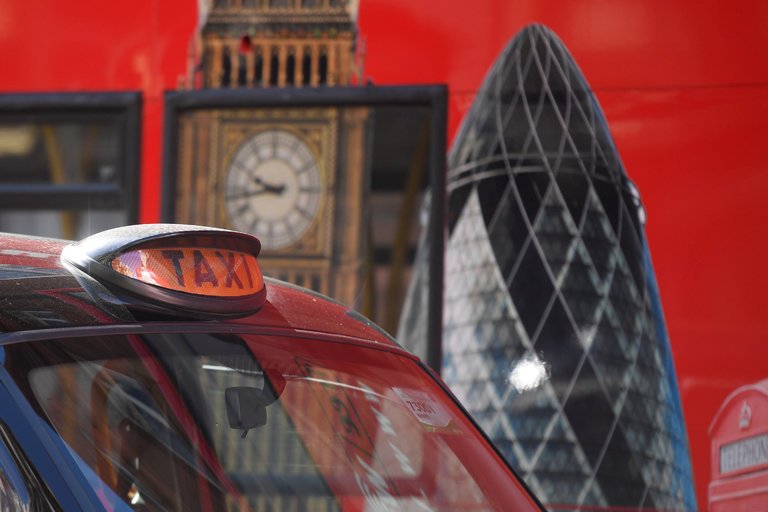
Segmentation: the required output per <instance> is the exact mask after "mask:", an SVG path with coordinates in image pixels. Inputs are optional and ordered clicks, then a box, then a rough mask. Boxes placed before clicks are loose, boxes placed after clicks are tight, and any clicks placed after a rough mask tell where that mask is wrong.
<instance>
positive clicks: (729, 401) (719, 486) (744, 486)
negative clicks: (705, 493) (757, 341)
mask: <svg viewBox="0 0 768 512" xmlns="http://www.w3.org/2000/svg"><path fill="white" fill-rule="evenodd" d="M709 437H710V439H711V440H712V474H711V477H710V483H709V510H710V511H711V512H725V511H728V512H755V511H758V510H768V379H765V380H763V381H760V382H758V383H756V384H750V385H748V386H744V387H741V388H739V389H737V390H736V391H734V392H733V393H731V394H730V395H729V396H728V398H726V399H725V402H723V405H721V406H720V410H719V411H717V414H716V415H715V419H714V420H713V421H712V424H711V425H710V427H709Z"/></svg>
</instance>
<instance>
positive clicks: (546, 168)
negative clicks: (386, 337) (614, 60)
mask: <svg viewBox="0 0 768 512" xmlns="http://www.w3.org/2000/svg"><path fill="white" fill-rule="evenodd" d="M448 184H449V185H448V186H449V240H448V243H447V247H446V276H448V277H447V279H449V280H450V283H449V284H447V285H446V286H445V299H444V301H445V302H444V336H443V343H444V346H443V376H444V378H445V380H446V382H447V383H448V384H449V386H450V387H451V388H452V390H453V391H454V393H455V394H456V395H457V396H458V398H459V399H460V400H461V401H462V402H463V404H464V405H465V407H467V409H468V410H469V411H470V412H471V413H472V414H473V416H474V417H475V419H476V420H477V421H478V422H479V424H480V425H481V426H482V427H483V428H484V429H485V431H486V432H487V433H488V434H489V435H490V437H491V438H492V439H493V441H494V442H495V443H496V444H497V446H498V448H499V449H500V451H501V452H502V453H503V454H504V456H505V457H506V458H507V460H508V461H509V462H510V463H511V464H512V465H513V467H515V468H516V470H517V471H518V472H519V474H521V476H522V477H523V478H524V479H525V480H526V482H527V483H528V485H529V486H530V487H531V489H532V490H533V491H534V492H535V493H536V494H537V496H539V498H540V499H541V500H542V501H543V502H544V503H545V504H547V505H548V506H549V507H550V508H551V509H553V510H574V509H577V508H583V507H606V506H612V507H631V508H632V509H636V508H642V509H645V510H693V509H695V508H696V500H695V495H694V491H693V481H692V473H691V465H690V458H689V453H688V443H687V438H686V432H685V426H684V421H683V414H682V409H681V405H680V399H679V395H678V391H677V384H676V380H675V375H674V369H673V364H672V356H671V353H670V348H669V341H668V339H667V335H666V329H665V325H664V319H663V315H662V310H661V306H660V302H659V297H658V291H657V288H656V283H655V277H654V273H653V269H652V267H651V263H650V257H649V254H648V249H647V245H646V241H645V236H644V228H643V223H644V216H645V213H644V211H643V210H642V207H641V205H640V200H639V195H638V193H637V190H636V189H635V187H634V185H632V183H631V181H630V180H629V178H628V177H627V174H626V172H625V170H624V167H623V165H622V163H621V160H620V158H619V155H618V152H617V150H616V148H615V145H614V143H613V140H612V138H611V135H610V133H609V130H608V127H607V124H606V122H605V120H604V118H603V115H602V112H601V110H600V107H599V105H598V104H597V101H596V99H595V97H594V95H593V93H592V91H591V90H590V88H589V86H588V84H587V82H586V80H585V79H584V77H583V76H582V74H581V72H580V70H579V69H578V66H577V65H576V63H575V62H574V60H573V58H572V57H571V55H570V54H569V53H568V50H567V49H566V48H565V46H564V45H563V44H562V42H561V41H560V40H559V39H558V38H557V36H555V35H554V34H553V33H552V32H551V31H549V30H548V29H546V28H545V27H542V26H530V27H528V28H526V29H525V30H523V31H522V32H521V33H520V34H519V35H518V36H517V37H515V38H514V39H513V40H512V41H511V42H510V44H509V45H508V46H507V48H506V49H505V50H504V51H503V53H502V54H501V56H500V57H499V58H498V60H497V61H496V63H495V65H494V66H493V68H492V69H491V70H490V72H489V74H488V76H487V77H486V79H485V82H484V84H483V86H482V87H481V89H480V91H479V93H478V95H477V97H476V99H475V103H474V104H473V106H472V109H471V110H470V112H469V114H468V115H467V116H466V118H465V120H464V123H463V125H462V128H461V130H460V132H459V134H458V136H457V138H456V140H455V142H454V145H453V148H452V151H451V154H450V156H449V175H448ZM423 245H424V244H423ZM423 252H424V253H426V251H423ZM425 276H426V261H425V260H424V259H422V258H418V261H417V271H416V277H415V278H414V280H413V283H414V285H412V288H411V292H410V295H409V297H408V300H407V303H406V313H405V314H404V315H403V320H402V321H401V325H400V333H399V338H400V339H401V340H403V341H404V342H405V343H406V344H407V346H409V348H412V349H414V350H415V351H417V352H419V351H420V350H422V347H423V343H424V342H423V334H424V331H425V322H426V308H423V307H418V305H419V304H420V303H421V302H423V301H424V300H425V299H424V296H425V295H424V286H425V284H426V283H425ZM422 355H423V354H422Z"/></svg>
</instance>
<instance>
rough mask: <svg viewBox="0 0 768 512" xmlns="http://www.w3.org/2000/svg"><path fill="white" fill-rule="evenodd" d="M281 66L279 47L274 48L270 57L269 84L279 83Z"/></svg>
mask: <svg viewBox="0 0 768 512" xmlns="http://www.w3.org/2000/svg"><path fill="white" fill-rule="evenodd" d="M279 68H280V58H279V57H278V55H277V48H272V56H271V57H270V58H269V85H277V77H278V73H279V71H280V69H279Z"/></svg>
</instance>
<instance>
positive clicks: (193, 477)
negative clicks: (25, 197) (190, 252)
mask: <svg viewBox="0 0 768 512" xmlns="http://www.w3.org/2000/svg"><path fill="white" fill-rule="evenodd" d="M148 229H149V231H148V232H150V233H151V230H152V228H148ZM163 229H165V230H166V232H167V231H168V229H169V228H168V227H167V226H166V227H164V228H163ZM172 229H173V228H171V230H172ZM201 229H202V228H201ZM69 245H71V243H70V242H64V241H56V240H48V239H40V238H33V237H25V236H18V235H0V509H2V510H51V509H52V510H67V511H69V510H279V509H290V510H322V511H324V510H343V511H356V510H455V509H459V508H460V509H462V510H539V505H538V504H537V502H536V501H535V499H534V498H532V497H531V496H530V494H529V493H528V491H527V490H526V488H525V486H524V485H523V484H522V483H520V481H519V480H518V479H517V477H516V476H515V475H514V474H513V472H512V471H511V470H510V469H509V468H508V467H507V466H506V464H505V463H504V462H503V460H502V458H501V457H500V456H499V455H498V454H497V453H496V452H495V451H494V450H493V448H492V447H491V445H490V443H489V442H488V441H487V439H486V438H485V437H484V436H483V435H482V433H480V432H479V431H478V429H477V428H476V426H475V425H474V424H473V423H472V422H471V420H470V419H469V418H468V417H467V416H466V414H465V413H464V412H463V409H461V407H460V405H459V404H458V403H456V401H455V400H454V399H453V398H452V396H451V395H450V393H449V392H448V390H447V389H446V388H445V386H444V385H443V384H442V382H441V381H440V380H439V378H438V377H437V376H436V375H434V374H433V373H432V372H431V371H430V370H429V369H428V368H427V367H426V366H425V365H424V364H423V363H421V362H420V361H419V360H418V359H417V358H415V357H414V356H413V355H411V354H409V353H407V352H406V351H404V350H403V349H402V348H401V347H400V346H399V345H398V344H397V343H396V342H395V341H394V340H393V339H392V338H390V337H389V336H388V335H386V333H384V332H383V331H382V330H381V329H379V328H378V327H376V326H375V325H374V324H372V323H371V322H369V321H368V320H366V319H365V318H363V317H362V316H360V315H359V314H358V313H356V312H354V311H351V310H350V309H348V308H347V307H345V306H343V305H340V304H338V303H335V302H333V301H331V300H329V299H327V298H324V297H321V296H319V295H317V294H314V293H312V292H310V291H308V290H304V289H301V288H298V287H295V286H293V285H289V284H286V283H281V282H278V281H274V280H269V279H267V280H265V283H266V284H265V288H266V296H265V297H264V298H263V304H260V307H259V308H258V310H257V311H255V312H251V313H248V314H243V313H241V314H237V315H227V314H221V312H219V313H217V314H212V315H206V314H205V313H204V312H203V313H201V312H200V311H195V312H191V311H185V310H184V307H183V306H179V305H178V303H174V304H169V305H168V307H167V308H166V309H164V308H163V305H162V304H161V303H160V304H158V301H157V300H155V303H154V306H153V307H149V308H147V307H145V306H146V304H142V300H141V297H140V296H139V295H141V292H139V293H134V294H133V295H131V294H130V293H128V294H122V293H119V292H115V288H114V287H112V286H109V283H104V282H103V280H102V281H99V279H95V278H93V276H92V275H89V273H92V274H93V273H95V271H93V269H91V267H89V266H88V265H86V266H83V267H82V269H81V270H78V269H76V268H74V267H75V266H76V265H75V266H73V265H72V264H70V263H68V261H67V258H63V257H62V252H63V251H65V249H66V248H67V247H68V246H69ZM83 269H84V270H83ZM230 277H231V276H230ZM230 281H231V279H230ZM180 282H181V280H180ZM229 284H231V282H230V283H229ZM148 289H150V291H152V290H154V289H155V288H152V287H150V288H148ZM262 292H263V290H262ZM182 295H183V294H182ZM216 300H217V298H216V297H213V298H212V301H214V302H215V301H216ZM160 302H162V301H160ZM203 309H204V308H203Z"/></svg>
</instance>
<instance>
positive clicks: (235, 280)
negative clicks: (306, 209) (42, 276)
mask: <svg viewBox="0 0 768 512" xmlns="http://www.w3.org/2000/svg"><path fill="white" fill-rule="evenodd" d="M260 250H261V243H260V242H259V240H258V239H257V238H255V237H252V236H250V235H247V234H244V233H239V232H236V231H228V230H224V229H217V228H208V227H202V226H189V225H182V224H145V225H138V226H127V227H122V228H116V229H111V230H108V231H104V232H101V233H98V234H96V235H93V236H90V237H88V238H86V239H85V240H83V241H81V242H79V243H76V244H73V245H70V246H68V247H67V248H65V250H64V251H63V252H62V256H61V257H62V261H63V262H64V263H65V264H68V265H69V266H71V267H74V269H76V270H77V271H79V272H82V273H84V274H85V275H87V276H88V277H89V278H91V279H94V280H96V281H98V282H99V283H101V284H102V285H104V286H105V287H107V288H108V289H110V291H112V292H113V293H115V294H116V295H118V296H119V297H120V298H121V299H122V300H124V301H125V302H126V304H127V305H128V306H135V307H138V308H140V309H151V310H161V311H167V312H173V313H175V314H184V313H195V314H200V313H202V314H209V315H212V316H242V315H245V314H249V313H253V312H255V311H256V310H258V309H259V308H260V307H261V306H262V305H263V303H264V299H265V296H266V289H265V285H264V277H263V275H262V272H261V269H260V267H259V263H258V260H257V256H258V254H259V251H260Z"/></svg>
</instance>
